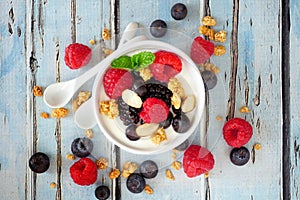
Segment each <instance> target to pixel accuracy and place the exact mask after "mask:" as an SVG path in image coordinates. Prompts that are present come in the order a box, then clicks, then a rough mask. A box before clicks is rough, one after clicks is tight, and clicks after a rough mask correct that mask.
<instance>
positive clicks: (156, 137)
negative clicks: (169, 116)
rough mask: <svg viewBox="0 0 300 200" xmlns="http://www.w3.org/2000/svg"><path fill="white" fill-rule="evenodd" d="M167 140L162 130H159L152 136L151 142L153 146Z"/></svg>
mask: <svg viewBox="0 0 300 200" xmlns="http://www.w3.org/2000/svg"><path fill="white" fill-rule="evenodd" d="M165 140H167V135H166V132H165V130H164V128H159V129H158V130H157V131H156V132H155V133H154V134H153V135H152V136H151V141H152V142H153V143H154V144H160V143H161V142H163V141H165Z"/></svg>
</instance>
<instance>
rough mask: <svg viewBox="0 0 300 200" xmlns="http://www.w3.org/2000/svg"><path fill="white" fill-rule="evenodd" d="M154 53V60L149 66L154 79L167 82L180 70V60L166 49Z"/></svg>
mask: <svg viewBox="0 0 300 200" xmlns="http://www.w3.org/2000/svg"><path fill="white" fill-rule="evenodd" d="M154 54H155V60H154V62H153V64H151V65H150V66H149V67H150V70H151V73H152V75H153V77H154V78H155V79H157V80H159V81H163V82H168V81H169V79H170V78H173V77H174V76H175V75H176V74H178V73H179V72H181V70H182V62H181V60H180V58H179V57H178V56H177V55H176V54H174V53H171V52H167V51H158V52H156V53H154Z"/></svg>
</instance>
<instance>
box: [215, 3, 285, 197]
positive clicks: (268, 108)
mask: <svg viewBox="0 0 300 200" xmlns="http://www.w3.org/2000/svg"><path fill="white" fill-rule="evenodd" d="M232 3H233V4H232ZM209 6H210V10H211V14H212V16H215V17H216V18H217V19H219V20H221V21H223V23H221V24H224V22H226V23H225V24H227V26H226V27H225V30H227V31H228V39H231V41H228V43H227V42H226V43H225V46H226V48H227V49H228V50H229V49H230V48H231V52H230V56H231V60H229V59H230V58H229V56H225V57H223V58H221V59H218V60H215V63H216V64H217V66H223V68H221V76H223V77H225V86H224V88H225V91H226V96H228V97H227V99H228V100H229V103H231V104H230V106H229V107H228V109H229V110H228V117H233V116H235V117H242V118H245V119H246V120H248V121H249V122H250V123H251V124H252V126H253V128H254V135H253V138H252V139H251V140H250V141H249V143H248V144H247V145H246V147H247V148H248V149H249V150H250V151H251V150H252V146H253V145H254V144H255V143H260V144H261V145H262V150H260V151H253V150H252V152H251V154H252V155H251V156H252V160H251V161H250V162H249V163H248V164H247V165H245V166H243V167H236V166H234V165H232V164H231V163H230V160H229V152H230V150H231V148H230V147H229V146H227V145H226V144H225V142H224V140H223V139H221V140H220V141H219V143H218V144H217V148H215V151H214V153H215V155H216V160H217V164H216V168H215V169H214V170H213V172H212V173H211V182H210V190H211V198H212V199H232V198H234V199H280V198H281V195H282V194H281V186H282V180H281V152H282V151H281V145H282V138H281V137H282V135H281V132H282V127H281V122H282V114H281V106H282V104H281V68H280V66H281V43H280V42H281V40H280V27H281V25H280V23H281V21H280V6H281V5H280V2H279V1H264V2H259V1H256V2H251V3H250V2H248V1H233V2H232V1H228V2H226V3H223V4H219V3H218V2H217V1H210V4H209ZM232 12H233V13H232ZM235 15H236V17H237V18H235V19H234V17H235ZM262 19H263V20H262ZM234 23H236V25H237V26H236V27H235V24H234ZM220 29H222V27H220ZM262 33H263V34H262ZM235 34H237V35H235ZM234 39H236V40H235V41H233V40H234ZM229 43H231V44H230V46H229ZM235 44H237V45H238V46H233V45H235ZM235 53H237V54H235ZM223 59H224V60H223ZM235 68H237V73H232V70H235ZM230 74H231V76H230ZM232 74H233V76H232ZM233 79H235V80H233ZM230 81H231V82H234V87H230V84H229V83H230ZM230 92H231V93H230ZM232 92H235V99H232V96H231V95H233V94H232ZM231 101H234V103H232V102H231ZM242 106H248V107H249V108H250V110H251V112H250V113H249V114H243V113H240V112H239V108H240V107H242ZM278 108H280V109H278ZM232 114H233V115H232ZM270 119H272V120H270ZM210 123H213V122H210ZM266 160H267V161H266ZM241 191H243V192H241Z"/></svg>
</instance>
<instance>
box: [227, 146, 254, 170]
mask: <svg viewBox="0 0 300 200" xmlns="http://www.w3.org/2000/svg"><path fill="white" fill-rule="evenodd" d="M249 159H250V152H249V150H248V149H247V148H246V147H240V148H233V149H232V150H231V152H230V160H231V162H232V163H233V164H235V165H238V166H242V165H245V164H246V163H247V162H248V161H249Z"/></svg>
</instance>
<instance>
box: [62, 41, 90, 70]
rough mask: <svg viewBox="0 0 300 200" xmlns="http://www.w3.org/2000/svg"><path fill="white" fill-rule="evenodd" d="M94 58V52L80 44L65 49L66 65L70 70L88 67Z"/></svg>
mask: <svg viewBox="0 0 300 200" xmlns="http://www.w3.org/2000/svg"><path fill="white" fill-rule="evenodd" d="M91 58H92V50H91V49H90V48H89V47H88V46H86V45H84V44H80V43H74V44H70V45H69V46H67V48H66V49H65V58H64V60H65V63H66V65H67V66H68V67H69V68H70V69H78V68H80V67H83V66H85V65H87V64H88V63H89V62H90V60H91Z"/></svg>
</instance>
